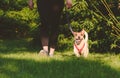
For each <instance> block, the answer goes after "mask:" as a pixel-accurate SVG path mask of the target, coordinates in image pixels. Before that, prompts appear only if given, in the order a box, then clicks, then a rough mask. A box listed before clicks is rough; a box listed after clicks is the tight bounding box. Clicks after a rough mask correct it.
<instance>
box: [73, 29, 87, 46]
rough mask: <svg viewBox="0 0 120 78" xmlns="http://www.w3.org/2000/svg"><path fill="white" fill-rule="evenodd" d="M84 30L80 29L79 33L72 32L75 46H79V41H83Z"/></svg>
mask: <svg viewBox="0 0 120 78" xmlns="http://www.w3.org/2000/svg"><path fill="white" fill-rule="evenodd" d="M84 35H85V30H84V29H82V30H81V31H80V32H73V36H74V40H75V42H76V43H77V44H80V42H81V40H83V39H84Z"/></svg>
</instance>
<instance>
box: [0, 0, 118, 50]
mask: <svg viewBox="0 0 120 78" xmlns="http://www.w3.org/2000/svg"><path fill="white" fill-rule="evenodd" d="M27 1H28V0H0V31H1V33H0V38H4V37H5V38H14V37H15V38H26V37H32V38H33V40H35V41H36V42H37V41H39V39H38V38H39V37H38V35H39V34H38V33H39V25H40V19H39V15H38V12H37V7H36V4H35V8H34V9H33V10H30V9H29V8H28V4H27ZM34 2H36V0H34ZM73 2H74V3H73V4H75V5H73V7H72V8H71V9H69V10H67V12H69V16H70V18H69V19H70V23H71V26H72V28H73V30H74V31H80V30H81V29H83V28H84V29H85V30H86V31H87V32H88V34H89V47H90V50H91V51H99V52H100V51H102V52H103V51H116V52H118V49H119V48H120V45H119V42H120V35H119V34H120V23H119V20H120V15H119V14H120V12H119V11H118V9H117V4H114V3H117V2H118V1H117V0H106V2H107V4H105V3H106V2H105V0H99V1H98V0H74V1H73ZM4 5H5V6H4ZM105 5H107V6H109V7H106V6H105ZM113 5H114V6H113ZM108 9H109V10H108ZM110 10H111V11H112V12H111V11H110ZM65 14H66V9H64V11H63V15H62V19H63V20H62V22H61V24H62V25H61V29H60V30H61V32H60V35H59V38H58V46H57V47H58V48H61V49H70V48H72V43H73V37H72V34H71V32H70V31H69V28H68V26H67V22H66V20H67V19H66V16H65Z"/></svg>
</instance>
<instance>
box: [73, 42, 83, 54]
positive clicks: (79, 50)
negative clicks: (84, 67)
mask: <svg viewBox="0 0 120 78" xmlns="http://www.w3.org/2000/svg"><path fill="white" fill-rule="evenodd" d="M74 46H75V48H76V49H77V50H78V52H79V53H80V54H81V52H82V50H83V48H84V47H85V43H84V44H83V46H82V47H81V48H78V46H77V45H76V44H74Z"/></svg>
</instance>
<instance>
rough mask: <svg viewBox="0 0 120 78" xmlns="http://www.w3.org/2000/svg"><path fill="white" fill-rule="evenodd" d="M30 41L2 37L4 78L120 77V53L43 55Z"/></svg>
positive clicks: (0, 65)
mask: <svg viewBox="0 0 120 78" xmlns="http://www.w3.org/2000/svg"><path fill="white" fill-rule="evenodd" d="M28 44H29V40H0V78H120V54H118V55H115V54H109V53H108V54H99V53H90V54H89V56H88V58H77V57H75V56H74V54H73V52H72V51H64V52H58V51H57V52H55V56H54V57H52V58H50V57H40V56H38V52H39V49H37V48H34V47H32V46H31V47H30V46H28Z"/></svg>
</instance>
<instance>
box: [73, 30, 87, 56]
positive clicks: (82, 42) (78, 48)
mask: <svg viewBox="0 0 120 78" xmlns="http://www.w3.org/2000/svg"><path fill="white" fill-rule="evenodd" d="M72 33H73V35H74V41H75V42H74V53H75V55H76V56H77V57H80V56H83V57H87V56H88V53H89V49H88V33H87V32H86V31H85V30H84V29H82V30H81V31H80V32H72Z"/></svg>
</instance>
